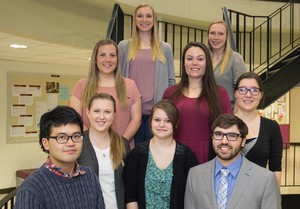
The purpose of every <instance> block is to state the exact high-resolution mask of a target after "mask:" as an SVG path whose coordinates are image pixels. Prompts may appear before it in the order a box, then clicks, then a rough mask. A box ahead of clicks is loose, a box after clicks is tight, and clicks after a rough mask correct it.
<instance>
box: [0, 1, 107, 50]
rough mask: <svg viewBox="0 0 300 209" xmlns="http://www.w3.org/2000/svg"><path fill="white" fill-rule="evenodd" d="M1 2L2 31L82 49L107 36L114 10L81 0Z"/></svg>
mask: <svg viewBox="0 0 300 209" xmlns="http://www.w3.org/2000/svg"><path fill="white" fill-rule="evenodd" d="M101 1H102V0H101ZM0 5H1V6H0V31H2V32H6V33H11V34H15V35H20V36H23V37H27V38H32V39H36V40H40V41H45V42H50V43H56V44H62V45H67V46H74V47H76V48H83V49H90V48H92V47H93V46H94V43H96V42H97V41H98V40H100V39H103V38H105V36H106V30H107V25H108V22H109V19H110V16H111V11H112V7H111V8H107V9H105V8H99V7H95V6H93V5H90V4H86V3H82V2H81V1H78V0H50V1H48V0H9V1H8V0H0Z"/></svg>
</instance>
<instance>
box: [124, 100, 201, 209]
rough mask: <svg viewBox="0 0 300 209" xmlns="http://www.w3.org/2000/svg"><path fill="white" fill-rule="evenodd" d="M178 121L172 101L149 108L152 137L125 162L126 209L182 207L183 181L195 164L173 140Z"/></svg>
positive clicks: (188, 152) (187, 152) (194, 157)
mask: <svg viewBox="0 0 300 209" xmlns="http://www.w3.org/2000/svg"><path fill="white" fill-rule="evenodd" d="M178 121H179V115H178V110H177V108H176V106H175V105H174V104H173V103H172V102H170V101H168V100H162V101H160V102H158V103H156V104H155V105H154V106H153V108H152V110H151V114H150V129H151V131H152V133H153V137H152V138H151V139H150V140H149V141H147V142H144V143H141V144H139V145H137V146H136V147H135V148H134V149H133V150H132V151H131V152H130V153H129V155H128V157H127V159H126V161H125V167H124V181H125V182H124V184H125V202H126V206H127V209H144V208H147V209H151V208H153V209H154V208H155V209H157V208H166V209H167V208H172V209H177V208H178V209H179V208H183V206H184V193H185V183H186V178H187V175H188V172H189V169H190V168H191V167H193V166H195V165H197V164H198V161H197V158H196V156H195V154H194V153H193V151H191V149H189V148H188V147H187V146H185V145H183V144H181V143H179V142H176V141H175V140H174V138H173V134H174V132H175V130H176V128H177V126H178Z"/></svg>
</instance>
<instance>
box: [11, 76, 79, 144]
mask: <svg viewBox="0 0 300 209" xmlns="http://www.w3.org/2000/svg"><path fill="white" fill-rule="evenodd" d="M81 78H82V76H74V75H51V74H37V73H19V72H8V73H7V81H8V91H7V102H8V105H7V107H8V108H7V110H8V111H7V121H8V125H7V137H8V138H7V142H8V143H23V142H38V134H39V121H40V118H41V116H42V115H43V114H44V113H45V112H48V111H50V110H52V109H53V108H55V107H56V106H57V105H68V101H69V98H70V92H71V90H72V89H73V86H74V85H75V83H76V82H77V81H78V80H79V79H81Z"/></svg>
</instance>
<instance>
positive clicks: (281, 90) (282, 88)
mask: <svg viewBox="0 0 300 209" xmlns="http://www.w3.org/2000/svg"><path fill="white" fill-rule="evenodd" d="M226 10H227V9H226V8H225V9H224V11H226ZM299 14H300V5H299V4H294V3H291V2H289V3H286V4H284V5H283V6H282V7H281V8H279V9H278V10H276V11H275V12H273V13H272V14H270V15H269V16H251V15H248V14H244V13H240V12H237V11H234V10H228V14H226V13H225V14H224V16H225V17H226V16H229V21H230V22H231V23H232V24H231V25H232V28H233V36H234V35H235V43H236V48H237V50H238V51H239V52H240V53H241V54H242V56H243V58H244V60H245V62H246V63H249V70H250V71H253V72H255V73H257V74H259V75H260V77H261V79H262V81H263V85H264V90H265V101H264V104H263V106H262V108H263V109H264V108H266V107H267V106H269V105H270V104H272V103H273V102H274V101H276V100H277V99H279V98H280V97H281V96H283V95H284V94H285V93H287V92H288V91H289V90H290V89H291V88H293V87H294V86H295V85H297V84H298V83H299V82H300V20H299ZM230 22H229V24H230Z"/></svg>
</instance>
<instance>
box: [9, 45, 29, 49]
mask: <svg viewBox="0 0 300 209" xmlns="http://www.w3.org/2000/svg"><path fill="white" fill-rule="evenodd" d="M9 46H10V47H11V48H15V49H26V48H27V46H26V45H22V44H10V45H9Z"/></svg>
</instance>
